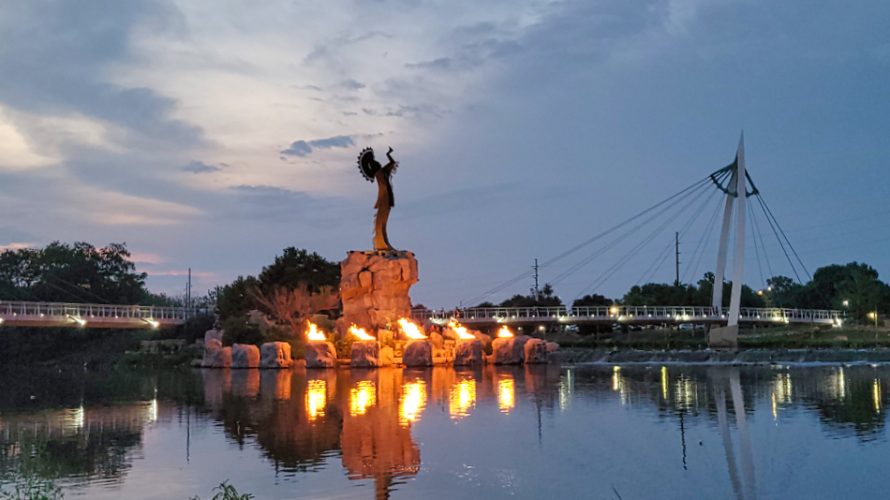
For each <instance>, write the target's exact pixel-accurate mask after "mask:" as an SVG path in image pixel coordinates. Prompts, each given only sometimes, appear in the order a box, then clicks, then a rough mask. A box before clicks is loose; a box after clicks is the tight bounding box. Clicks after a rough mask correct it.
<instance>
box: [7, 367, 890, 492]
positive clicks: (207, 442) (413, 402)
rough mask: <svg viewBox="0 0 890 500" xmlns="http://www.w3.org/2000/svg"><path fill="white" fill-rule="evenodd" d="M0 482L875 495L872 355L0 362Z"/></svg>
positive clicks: (880, 456) (80, 488)
mask: <svg viewBox="0 0 890 500" xmlns="http://www.w3.org/2000/svg"><path fill="white" fill-rule="evenodd" d="M0 387H2V391H0V482H2V483H5V484H6V487H7V488H9V484H10V482H11V481H15V480H16V479H17V478H18V479H19V480H21V478H22V477H32V478H33V477H50V478H53V479H54V480H55V482H56V484H57V485H59V486H61V487H62V488H63V489H64V493H65V498H97V499H104V498H108V499H120V498H159V499H187V498H190V497H193V496H195V495H200V496H201V498H205V499H206V498H210V497H211V496H212V492H211V490H212V489H213V487H214V486H215V485H217V484H219V483H220V482H222V481H224V480H228V481H229V483H231V484H232V485H234V486H235V487H236V488H237V489H238V490H239V491H240V492H249V493H252V494H253V495H255V498H259V499H265V498H344V499H345V498H361V499H364V498H403V499H417V498H424V499H427V498H428V499H454V498H457V499H472V498H485V499H487V500H490V499H497V498H534V499H537V498H551V499H561V498H572V499H574V498H622V499H636V498H745V499H747V498H864V497H875V496H885V491H886V480H885V477H886V470H887V465H888V457H890V446H888V443H887V428H886V425H885V422H886V415H885V413H886V411H885V406H884V401H885V399H886V398H887V397H888V395H887V394H886V391H887V389H888V388H890V368H887V367H873V366H868V365H865V366H828V365H825V366H810V367H787V366H784V367H783V366H770V367H767V366H763V367H731V366H718V367H701V366H690V365H685V366H684V365H668V366H661V365H651V366H645V365H628V366H621V367H616V366H609V365H597V366H580V365H579V366H574V367H572V366H568V367H565V366H564V367H560V366H556V365H550V366H536V367H525V368H494V367H486V368H484V369H480V370H476V371H474V370H468V371H459V370H453V369H450V368H449V369H446V368H435V369H429V370H408V369H405V370H402V369H381V370H372V371H367V370H362V371H356V370H352V371H350V370H339V371H337V370H330V371H323V370H322V371H313V370H308V371H307V370H302V371H301V370H296V371H282V372H276V371H263V372H260V371H256V370H241V371H231V372H230V371H221V370H203V371H202V370H183V371H174V370H168V371H148V372H142V371H114V372H88V371H85V372H79V371H78V372H76V373H70V372H63V373H42V372H34V373H23V372H14V373H7V374H4V375H0Z"/></svg>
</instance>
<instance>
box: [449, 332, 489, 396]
mask: <svg viewBox="0 0 890 500" xmlns="http://www.w3.org/2000/svg"><path fill="white" fill-rule="evenodd" d="M448 328H450V329H451V331H453V332H454V333H455V334H456V335H457V344H456V346H455V348H454V364H455V366H474V365H480V364H482V362H483V361H484V359H485V358H483V357H482V341H481V340H479V339H477V338H476V336H475V335H473V334H472V333H470V332H469V331H467V327H465V326H463V325H461V324H460V323H458V322H457V321H452V322H451V323H449V324H448ZM474 390H475V389H474Z"/></svg>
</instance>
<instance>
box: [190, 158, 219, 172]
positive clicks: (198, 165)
mask: <svg viewBox="0 0 890 500" xmlns="http://www.w3.org/2000/svg"><path fill="white" fill-rule="evenodd" d="M179 169H180V170H182V171H184V172H191V173H193V174H207V173H211V172H219V171H220V170H222V166H217V165H209V164H207V163H204V162H202V161H198V160H193V161H191V162H189V163H188V164H186V165H183V166H181V167H179Z"/></svg>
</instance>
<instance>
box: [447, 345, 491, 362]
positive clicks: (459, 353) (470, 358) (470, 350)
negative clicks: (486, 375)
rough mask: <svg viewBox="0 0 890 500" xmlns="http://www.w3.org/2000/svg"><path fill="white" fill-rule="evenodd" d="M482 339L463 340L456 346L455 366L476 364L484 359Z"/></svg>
mask: <svg viewBox="0 0 890 500" xmlns="http://www.w3.org/2000/svg"><path fill="white" fill-rule="evenodd" d="M482 354H483V353H482V341H481V340H461V341H458V343H457V345H456V346H455V348H454V366H476V365H481V364H482V362H483V361H484V358H483V357H482Z"/></svg>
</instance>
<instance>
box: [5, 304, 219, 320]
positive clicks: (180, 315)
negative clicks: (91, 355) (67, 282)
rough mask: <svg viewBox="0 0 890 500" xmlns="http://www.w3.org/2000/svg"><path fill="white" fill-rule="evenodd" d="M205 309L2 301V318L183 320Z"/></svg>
mask: <svg viewBox="0 0 890 500" xmlns="http://www.w3.org/2000/svg"><path fill="white" fill-rule="evenodd" d="M202 312H205V311H202V310H199V309H191V310H189V309H187V308H185V307H167V306H164V307H159V306H129V305H114V304H77V303H65V302H25V301H0V316H3V317H17V316H26V317H67V316H73V317H77V318H83V319H89V318H102V319H112V318H113V319H139V320H142V319H145V320H154V321H184V320H186V319H188V318H189V317H192V316H195V315H196V314H200V313H202Z"/></svg>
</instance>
